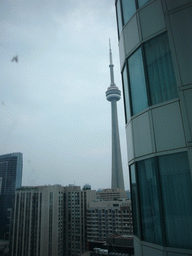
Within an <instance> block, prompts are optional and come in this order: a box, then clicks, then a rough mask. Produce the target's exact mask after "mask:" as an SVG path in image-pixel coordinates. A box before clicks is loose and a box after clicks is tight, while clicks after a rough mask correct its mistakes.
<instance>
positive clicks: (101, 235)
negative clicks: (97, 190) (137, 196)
mask: <svg viewBox="0 0 192 256" xmlns="http://www.w3.org/2000/svg"><path fill="white" fill-rule="evenodd" d="M132 232H133V227H132V210H131V201H130V200H115V201H100V200H96V201H92V202H90V203H89V206H88V209H87V240H88V241H91V240H104V239H106V238H107V237H109V236H110V235H112V234H115V233H118V234H121V235H132Z"/></svg>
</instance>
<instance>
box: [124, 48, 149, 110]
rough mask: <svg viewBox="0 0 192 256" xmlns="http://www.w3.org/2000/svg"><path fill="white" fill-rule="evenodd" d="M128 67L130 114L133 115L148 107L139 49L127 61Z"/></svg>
mask: <svg viewBox="0 0 192 256" xmlns="http://www.w3.org/2000/svg"><path fill="white" fill-rule="evenodd" d="M128 67H129V80H130V94H131V100H132V112H133V115H135V114H137V113H139V112H141V111H142V110H143V109H145V108H147V107H148V102H147V91H146V83H145V74H144V67H143V60H142V52H141V48H139V49H138V50H137V51H136V52H135V53H134V54H133V55H132V56H131V57H130V58H129V59H128Z"/></svg>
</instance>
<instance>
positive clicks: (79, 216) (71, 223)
mask: <svg viewBox="0 0 192 256" xmlns="http://www.w3.org/2000/svg"><path fill="white" fill-rule="evenodd" d="M95 199H96V191H95V190H90V189H83V190H81V187H79V186H74V185H71V186H68V187H65V188H64V201H65V205H64V219H65V228H64V255H66V256H67V255H68V256H72V255H74V256H75V255H80V254H81V253H83V252H85V251H86V250H87V228H86V220H87V216H86V215H87V207H88V204H89V203H90V202H91V201H92V200H95Z"/></svg>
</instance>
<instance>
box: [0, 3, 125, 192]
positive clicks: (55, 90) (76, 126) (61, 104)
mask: <svg viewBox="0 0 192 256" xmlns="http://www.w3.org/2000/svg"><path fill="white" fill-rule="evenodd" d="M0 38H1V40H0V81H1V86H0V124H1V125H0V154H6V153H12V152H22V153H23V185H31V186H34V185H44V184H51V185H53V184H61V185H63V186H66V185H68V184H74V183H75V185H79V186H83V185H84V184H85V183H89V184H90V185H91V186H92V189H98V188H110V186H111V104H110V102H108V101H107V100H106V97H105V91H106V90H107V87H108V86H109V85H110V75H109V38H111V45H112V52H113V62H114V65H115V67H114V72H115V82H116V85H117V86H118V87H119V88H120V89H121V90H122V85H121V77H120V67H119V52H118V40H117V29H116V17H115V6H114V1H113V0H112V1H111V0H97V1H95V0H54V1H53V0H50V1H49V0H33V1H29V0H1V1H0ZM15 55H18V58H19V62H18V63H16V62H11V59H12V58H13V57H14V56H15ZM123 111H124V110H123V100H122V99H121V100H120V101H119V102H118V116H119V130H120V140H121V150H122V162H123V169H124V180H125V188H126V189H128V188H129V184H128V168H127V149H126V142H125V122H124V112H123Z"/></svg>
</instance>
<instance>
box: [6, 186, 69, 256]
mask: <svg viewBox="0 0 192 256" xmlns="http://www.w3.org/2000/svg"><path fill="white" fill-rule="evenodd" d="M63 231H64V188H63V187H62V186H60V185H54V186H38V187H22V188H20V189H17V191H16V196H15V209H14V218H13V231H12V232H13V233H12V239H11V254H10V255H12V256H17V255H18V256H20V255H29V256H30V255H36V256H41V255H50V256H51V255H63V249H64V248H63Z"/></svg>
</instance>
